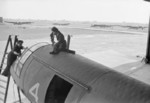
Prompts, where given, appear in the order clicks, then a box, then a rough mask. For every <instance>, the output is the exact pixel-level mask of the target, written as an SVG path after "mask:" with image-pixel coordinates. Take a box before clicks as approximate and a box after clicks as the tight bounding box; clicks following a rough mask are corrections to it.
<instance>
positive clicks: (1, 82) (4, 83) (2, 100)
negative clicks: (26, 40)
mask: <svg viewBox="0 0 150 103" xmlns="http://www.w3.org/2000/svg"><path fill="white" fill-rule="evenodd" d="M17 40H18V38H17V35H15V38H14V44H13V41H12V35H9V37H8V40H7V44H6V47H5V51H4V54H3V58H2V61H1V65H0V103H6V100H7V95H8V89H9V83H10V75H9V76H8V77H5V76H3V75H1V72H2V70H3V68H4V64H5V61H6V60H7V59H6V57H7V54H8V49H9V46H10V50H12V49H13V47H14V45H15V43H16V41H17ZM17 89H18V96H19V101H20V103H21V97H20V92H19V88H18V87H17Z"/></svg>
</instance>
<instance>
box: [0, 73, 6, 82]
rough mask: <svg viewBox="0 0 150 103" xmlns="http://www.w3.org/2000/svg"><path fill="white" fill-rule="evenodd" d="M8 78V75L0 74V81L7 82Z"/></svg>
mask: <svg viewBox="0 0 150 103" xmlns="http://www.w3.org/2000/svg"><path fill="white" fill-rule="evenodd" d="M7 78H8V77H5V76H3V75H1V74H0V81H5V82H7Z"/></svg>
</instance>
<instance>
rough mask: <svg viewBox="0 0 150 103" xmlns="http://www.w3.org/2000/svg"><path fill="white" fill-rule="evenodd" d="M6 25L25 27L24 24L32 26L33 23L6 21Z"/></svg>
mask: <svg viewBox="0 0 150 103" xmlns="http://www.w3.org/2000/svg"><path fill="white" fill-rule="evenodd" d="M5 22H6V23H12V24H14V25H23V24H31V23H32V22H13V21H5Z"/></svg>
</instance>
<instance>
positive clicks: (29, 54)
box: [11, 33, 150, 103]
mask: <svg viewBox="0 0 150 103" xmlns="http://www.w3.org/2000/svg"><path fill="white" fill-rule="evenodd" d="M149 35H150V33H149ZM149 40H150V39H148V46H147V54H146V58H145V61H146V62H144V63H140V62H138V63H139V64H138V65H137V63H130V64H124V65H122V66H120V68H121V67H122V68H124V69H131V67H133V66H134V69H133V68H132V69H133V70H132V71H130V73H127V74H125V73H120V72H117V71H114V70H112V69H110V68H108V67H106V66H104V65H102V64H99V63H97V62H94V61H92V60H89V59H87V58H85V57H83V56H80V55H78V54H69V53H66V52H61V53H59V54H58V55H51V54H49V51H52V45H51V44H49V43H45V42H43V43H37V44H35V45H33V46H32V47H30V48H26V49H25V50H24V51H23V53H22V55H21V57H19V58H18V59H17V60H16V61H15V63H14V64H13V66H12V68H11V75H12V77H13V79H14V81H15V83H16V84H17V85H18V86H19V88H20V89H21V91H22V92H23V94H24V95H25V96H26V97H27V98H28V99H29V100H30V101H31V102H32V103H150V69H149V68H150V66H149V64H148V63H149V62H150V45H149V44H150V43H149ZM138 75H140V76H141V75H142V77H141V78H138ZM136 76H137V77H136Z"/></svg>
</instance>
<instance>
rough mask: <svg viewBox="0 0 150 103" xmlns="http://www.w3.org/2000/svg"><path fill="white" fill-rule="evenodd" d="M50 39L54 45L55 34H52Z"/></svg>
mask: <svg viewBox="0 0 150 103" xmlns="http://www.w3.org/2000/svg"><path fill="white" fill-rule="evenodd" d="M50 38H51V42H52V44H54V43H55V41H54V34H53V33H51V34H50Z"/></svg>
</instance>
